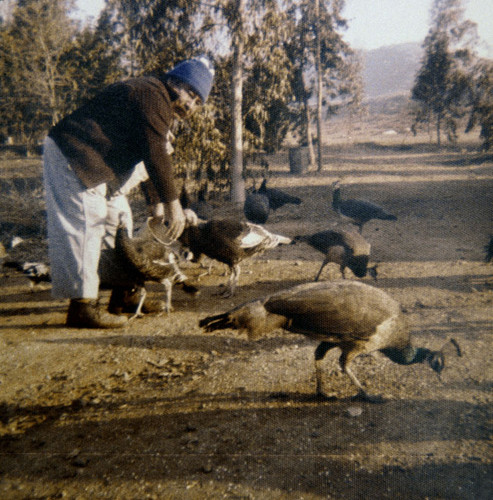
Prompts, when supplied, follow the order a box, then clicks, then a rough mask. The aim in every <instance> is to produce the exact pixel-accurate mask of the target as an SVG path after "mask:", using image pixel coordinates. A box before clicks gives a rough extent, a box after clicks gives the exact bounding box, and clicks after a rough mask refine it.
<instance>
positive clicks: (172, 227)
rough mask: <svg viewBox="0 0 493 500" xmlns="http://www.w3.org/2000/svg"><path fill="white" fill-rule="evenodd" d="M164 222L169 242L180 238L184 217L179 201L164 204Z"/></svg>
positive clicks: (184, 221)
mask: <svg viewBox="0 0 493 500" xmlns="http://www.w3.org/2000/svg"><path fill="white" fill-rule="evenodd" d="M164 220H165V224H166V225H167V226H168V234H169V237H170V239H171V240H176V239H177V238H179V237H180V235H181V233H183V230H184V229H185V223H186V217H185V214H184V213H183V209H182V208H181V203H180V201H179V200H174V201H171V202H169V203H164Z"/></svg>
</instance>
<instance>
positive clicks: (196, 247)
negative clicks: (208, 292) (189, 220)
mask: <svg viewBox="0 0 493 500" xmlns="http://www.w3.org/2000/svg"><path fill="white" fill-rule="evenodd" d="M179 240H180V242H181V244H182V245H183V246H184V247H185V248H188V249H189V250H190V251H191V252H192V253H193V255H194V260H196V261H198V260H199V259H200V256H201V255H206V256H207V257H209V258H211V259H214V260H217V261H219V262H223V263H224V264H227V265H228V266H229V268H230V271H231V274H230V278H229V287H228V290H227V291H226V292H225V293H224V296H225V297H231V296H233V295H234V293H235V290H236V286H237V284H238V278H239V276H240V272H241V270H240V262H242V261H243V260H245V259H246V258H248V257H252V256H254V255H259V254H261V253H262V252H264V251H265V250H268V249H270V248H275V247H276V246H278V245H280V244H285V245H287V244H289V243H291V239H290V238H287V237H286V236H281V235H279V234H273V233H271V232H269V231H267V229H265V228H263V227H262V226H259V225H257V224H252V223H250V222H243V221H238V220H236V219H212V220H210V221H199V223H198V225H196V226H193V225H192V226H188V227H186V228H185V230H184V231H183V234H182V235H181V236H180V238H179Z"/></svg>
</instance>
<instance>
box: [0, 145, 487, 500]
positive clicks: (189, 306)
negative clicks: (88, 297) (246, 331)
mask: <svg viewBox="0 0 493 500" xmlns="http://www.w3.org/2000/svg"><path fill="white" fill-rule="evenodd" d="M467 158H468V157H467V156H466V158H465V160H464V157H463V156H458V155H452V154H451V155H450V156H441V157H438V156H437V155H435V156H432V155H428V156H427V155H417V154H412V152H409V153H406V154H403V153H400V154H397V153H396V154H395V155H382V156H379V157H376V156H375V155H374V154H373V155H369V157H365V156H363V155H361V154H360V155H359V156H356V155H349V154H341V155H338V156H337V158H334V159H333V164H334V168H337V172H338V175H337V178H342V180H343V181H344V183H345V185H344V188H343V197H349V196H351V197H360V198H367V199H371V200H372V201H374V202H376V203H379V204H381V205H383V206H385V207H386V208H387V209H388V210H389V211H391V212H393V213H395V214H396V215H397V216H398V222H397V223H395V222H382V221H379V222H370V223H368V225H367V226H366V227H365V229H364V235H365V237H366V238H367V239H368V240H369V241H370V242H371V244H372V256H373V259H374V260H375V261H377V262H378V263H379V277H378V281H377V282H376V283H373V282H372V281H371V280H367V279H366V278H365V281H368V282H369V283H371V284H374V285H375V286H377V287H379V288H382V289H384V290H386V291H387V292H389V293H390V294H391V295H392V296H393V297H395V298H396V299H397V300H399V301H400V302H401V303H402V305H403V307H404V308H405V310H406V311H407V314H408V315H409V318H410V321H411V323H412V325H413V337H414V340H415V343H416V344H420V345H424V346H426V347H429V348H432V349H433V348H439V347H440V346H442V345H443V344H444V342H445V340H446V339H447V338H450V337H454V338H455V339H457V341H458V342H459V343H460V345H461V348H462V350H463V357H462V358H457V357H456V356H454V354H453V350H451V351H450V352H449V356H448V358H447V361H448V363H447V367H446V369H445V370H444V373H443V377H442V380H441V381H439V380H438V379H437V377H436V375H435V374H434V373H433V372H432V371H431V370H429V368H427V367H426V366H424V365H413V366H410V367H403V366H399V365H395V364H393V363H392V362H391V361H390V360H388V359H387V358H384V357H383V356H381V355H376V356H374V357H373V356H370V357H365V358H360V359H359V360H357V362H356V363H355V371H356V373H358V374H359V376H360V377H361V379H362V381H363V382H364V384H365V385H366V386H367V387H368V388H369V389H370V390H371V391H372V392H374V393H378V394H382V395H383V396H384V397H385V398H386V400H387V401H386V403H384V404H380V405H372V404H368V403H361V402H357V401H353V400H352V396H353V395H354V389H353V387H352V386H351V385H350V384H349V382H348V380H347V379H346V378H345V377H344V376H341V375H340V374H339V372H338V371H337V370H336V359H337V353H333V354H330V355H328V356H327V361H326V370H327V371H326V378H325V383H326V386H327V387H326V391H327V392H328V393H331V394H332V393H333V394H334V396H335V398H334V400H330V401H323V402H320V401H316V400H314V398H313V393H314V390H315V378H314V368H313V352H314V348H315V345H316V344H314V343H313V342H310V341H308V340H306V339H305V338H303V337H301V336H297V335H292V334H285V333H283V332H281V331H276V332H274V333H272V334H271V335H269V336H267V337H265V338H263V339H261V340H260V341H258V342H250V341H248V340H247V339H246V337H243V336H241V335H236V334H235V333H234V332H231V331H228V330H226V331H224V332H222V333H220V334H217V335H216V334H214V335H211V334H205V333H204V332H202V331H201V330H200V329H199V328H198V326H197V323H198V320H199V319H200V318H202V317H204V316H205V315H207V314H210V313H211V312H213V311H217V312H220V311H223V310H226V309H227V308H229V307H231V306H233V305H236V304H239V303H241V302H243V301H245V300H248V299H249V298H252V297H256V296H261V295H264V294H267V293H270V292H273V291H276V290H279V289H282V288H286V287H288V286H291V285H295V284H298V283H301V282H304V281H307V280H310V279H312V278H313V276H314V275H315V273H316V271H317V270H318V267H319V266H320V263H321V260H322V256H321V254H318V253H317V252H316V251H314V250H311V249H310V248H309V247H307V246H303V245H294V246H288V247H282V248H278V249H275V250H273V251H271V252H269V253H266V254H265V255H263V256H262V257H260V258H257V259H255V260H252V261H249V262H247V263H245V265H244V266H242V275H241V277H240V285H241V287H240V289H239V291H238V295H237V296H236V297H234V298H233V299H226V300H225V299H220V298H218V297H217V295H216V292H217V290H218V286H219V285H220V284H221V283H224V282H225V281H226V277H225V276H222V275H221V274H222V271H223V268H222V267H221V266H219V265H218V266H216V267H215V268H214V270H213V273H212V275H211V276H206V277H204V278H202V280H201V281H200V283H201V286H202V287H201V294H200V295H199V296H198V297H197V298H195V299H194V298H190V297H189V296H187V295H185V294H183V293H182V292H181V291H180V290H176V291H175V292H174V300H173V303H174V308H175V311H174V312H173V313H172V314H171V315H169V316H168V317H146V318H144V319H141V320H137V321H135V322H134V323H132V324H131V325H129V326H128V327H127V328H125V329H124V330H122V331H102V330H101V331H89V330H75V329H67V328H65V327H64V326H63V322H64V319H65V311H66V302H63V301H52V300H51V298H50V294H49V290H45V291H36V292H30V291H29V290H28V286H27V281H26V280H25V279H24V278H23V277H22V276H20V275H18V274H16V273H14V272H9V273H4V275H3V276H2V277H0V346H1V351H0V394H1V396H0V436H1V437H0V452H1V453H0V497H1V498H6V499H7V498H9V499H10V498H19V499H27V498H78V499H83V498H88V499H90V498H124V499H126V498H129V499H130V498H132V499H134V498H135V499H136V498H139V499H141V498H156V499H161V498H173V499H175V498H176V499H186V498H191V499H203V498H231V499H233V498H251V499H301V498H304V499H319V498H336V499H359V498H371V499H381V498H389V499H395V498H406V499H414V498H415V499H424V498H434V499H439V498H440V499H471V500H473V499H474V500H478V499H488V498H491V497H492V495H493V490H492V482H493V481H492V467H491V463H492V448H491V409H492V405H491V403H492V395H491V394H492V393H491V387H492V383H491V382H492V381H491V378H492V373H493V372H492V363H491V347H492V345H491V338H492V337H491V335H492V325H493V313H492V307H493V278H492V269H493V267H492V265H491V264H489V265H488V264H486V263H484V261H483V259H484V252H483V246H484V244H485V243H486V242H487V240H488V238H489V235H490V233H491V232H492V231H493V224H492V207H493V164H492V163H491V162H489V163H488V162H486V163H474V162H469V163H468V161H467ZM458 160H461V161H458ZM331 166H332V164H331ZM335 178H336V176H335V175H333V174H332V173H330V172H329V173H325V174H324V175H312V176H306V177H290V176H289V175H288V174H287V173H286V165H285V164H283V163H282V162H280V163H279V165H276V164H275V163H274V166H273V167H272V178H271V181H270V184H271V185H272V186H279V187H282V188H283V189H286V190H289V191H290V192H292V193H294V194H296V195H298V196H300V197H301V198H303V200H304V203H303V204H302V205H301V207H294V206H287V207H284V208H282V209H280V210H279V211H278V212H276V213H275V214H274V215H273V216H272V217H271V219H270V220H269V222H268V223H267V227H268V228H269V229H272V230H273V231H276V232H279V233H283V234H286V235H288V236H294V235H296V234H298V233H300V232H307V233H309V232H313V231H316V230H321V229H325V228H327V227H329V226H330V225H331V224H334V223H336V222H337V218H336V217H335V215H334V214H333V213H332V212H331V211H330V209H329V208H328V202H329V199H330V197H329V193H330V185H331V183H332V182H333V180H335ZM187 271H188V274H189V275H190V276H191V277H194V276H196V275H197V274H198V273H199V272H200V270H199V269H197V268H196V267H190V269H188V270H187ZM336 276H337V270H335V269H329V270H326V271H325V272H324V275H323V277H322V279H329V278H330V277H336ZM150 289H151V291H153V292H154V293H155V294H158V293H159V288H158V287H157V286H155V285H152V286H151V287H150ZM103 298H104V299H105V300H107V298H108V293H107V292H105V293H104V294H103Z"/></svg>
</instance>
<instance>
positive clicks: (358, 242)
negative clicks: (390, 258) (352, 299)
mask: <svg viewBox="0 0 493 500" xmlns="http://www.w3.org/2000/svg"><path fill="white" fill-rule="evenodd" d="M297 241H302V242H305V243H308V244H309V245H310V246H311V247H313V248H315V250H318V251H319V252H322V253H323V254H324V255H325V258H324V261H323V262H322V266H321V267H320V270H319V271H318V273H317V275H316V276H315V281H318V280H319V278H320V275H321V274H322V270H323V268H324V267H325V266H326V265H327V264H328V263H329V262H334V263H336V264H339V269H340V271H341V274H342V277H343V278H345V277H346V276H345V269H346V268H347V267H348V268H349V269H351V271H352V272H353V273H354V275H355V276H357V277H358V278H363V277H364V276H366V274H367V273H369V274H370V275H371V276H372V277H373V278H375V279H376V277H377V266H376V265H374V266H373V267H368V262H369V260H370V250H371V246H370V244H369V243H368V242H367V241H366V240H365V238H363V236H361V235H360V234H359V233H357V232H355V231H346V230H345V229H329V230H327V231H320V232H318V233H314V234H310V235H299V236H295V237H294V238H293V243H295V242H297Z"/></svg>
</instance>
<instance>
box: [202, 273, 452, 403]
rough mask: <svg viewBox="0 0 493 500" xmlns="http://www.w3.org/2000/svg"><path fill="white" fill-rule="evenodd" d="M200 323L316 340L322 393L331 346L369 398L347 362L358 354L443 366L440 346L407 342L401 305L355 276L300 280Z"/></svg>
mask: <svg viewBox="0 0 493 500" xmlns="http://www.w3.org/2000/svg"><path fill="white" fill-rule="evenodd" d="M199 326H200V327H202V328H204V329H205V330H206V331H207V332H212V331H215V330H221V329H227V328H231V329H237V330H240V331H246V332H247V334H248V337H249V338H251V339H256V338H258V337H260V336H262V334H265V333H268V332H271V331H273V330H276V329H277V328H283V329H285V330H287V331H289V332H292V333H300V334H302V335H305V336H306V337H308V338H312V339H314V340H318V341H321V342H320V344H319V345H318V347H317V349H316V350H315V371H316V380H317V395H321V396H323V395H324V394H323V391H322V372H321V366H320V365H321V361H322V359H323V358H324V356H325V354H326V353H327V352H328V351H329V350H330V349H333V348H335V347H339V348H340V349H341V351H342V353H341V356H340V358H339V364H340V367H341V369H342V371H343V372H344V373H346V374H347V376H348V377H349V378H350V379H351V381H352V383H353V384H354V385H355V386H356V387H357V388H358V391H359V392H358V396H359V397H361V398H363V399H365V400H367V401H371V402H380V401H382V399H381V398H379V397H374V396H370V395H369V394H368V393H367V392H366V390H365V389H364V388H363V386H362V385H361V383H360V381H359V380H358V378H357V377H356V375H355V374H354V373H353V372H352V370H351V368H350V364H351V362H352V361H353V360H354V359H355V358H356V357H358V356H360V355H362V354H369V353H371V352H374V351H380V352H382V353H383V354H384V355H386V356H387V357H388V358H390V359H391V360H392V361H394V362H395V363H398V364H401V365H411V364H414V363H424V362H426V363H428V364H429V365H430V367H431V368H432V369H433V370H434V371H435V372H436V373H437V374H440V372H441V371H442V369H443V367H444V354H443V352H442V350H439V351H432V350H430V349H427V348H425V347H414V346H413V345H412V344H411V341H410V333H409V327H408V325H407V322H406V318H405V317H404V315H403V313H402V311H401V307H400V305H399V304H398V303H397V302H396V301H395V300H394V299H392V298H391V297H390V296H389V295H387V294H386V293H385V292H383V291H382V290H380V289H378V288H375V287H372V286H370V285H367V284H364V283H362V282H359V281H345V280H339V281H332V282H330V281H324V282H318V283H305V284H302V285H298V286H295V287H293V288H289V289H286V290H282V291H280V292H277V293H274V294H272V295H269V296H267V297H264V298H261V299H257V300H252V301H250V302H247V303H245V304H242V305H240V306H238V307H235V308H234V309H231V310H230V311H228V312H225V313H223V314H217V315H214V316H209V317H207V318H204V319H202V320H200V322H199ZM452 342H453V343H454V346H455V347H456V349H457V353H458V355H460V349H459V347H458V345H457V343H456V342H455V341H454V340H453V341H452Z"/></svg>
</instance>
